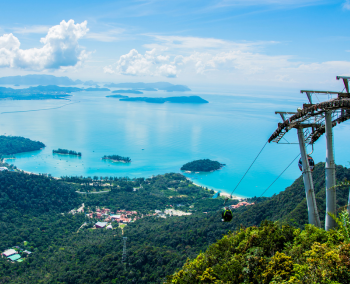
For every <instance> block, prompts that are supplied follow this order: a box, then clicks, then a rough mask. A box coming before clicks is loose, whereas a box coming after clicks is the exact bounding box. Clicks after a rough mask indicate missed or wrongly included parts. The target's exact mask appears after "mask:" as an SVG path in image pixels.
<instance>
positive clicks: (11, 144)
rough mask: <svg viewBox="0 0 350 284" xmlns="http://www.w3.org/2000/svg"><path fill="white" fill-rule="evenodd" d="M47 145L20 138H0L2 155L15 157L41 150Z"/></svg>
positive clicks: (0, 153)
mask: <svg viewBox="0 0 350 284" xmlns="http://www.w3.org/2000/svg"><path fill="white" fill-rule="evenodd" d="M44 147H45V144H44V143H42V142H39V141H33V140H30V139H28V138H24V137H20V136H4V135H1V136H0V155H13V154H18V153H23V152H30V151H36V150H40V149H42V148H44Z"/></svg>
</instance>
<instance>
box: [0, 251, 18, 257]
mask: <svg viewBox="0 0 350 284" xmlns="http://www.w3.org/2000/svg"><path fill="white" fill-rule="evenodd" d="M16 253H17V251H15V250H14V249H8V250H5V251H4V252H3V253H2V255H3V256H6V257H9V256H11V255H13V254H16Z"/></svg>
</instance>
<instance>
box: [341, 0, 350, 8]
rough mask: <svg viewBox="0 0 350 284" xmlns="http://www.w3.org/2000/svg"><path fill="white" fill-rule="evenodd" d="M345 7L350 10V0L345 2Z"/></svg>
mask: <svg viewBox="0 0 350 284" xmlns="http://www.w3.org/2000/svg"><path fill="white" fill-rule="evenodd" d="M343 9H345V10H350V0H345V2H344V3H343Z"/></svg>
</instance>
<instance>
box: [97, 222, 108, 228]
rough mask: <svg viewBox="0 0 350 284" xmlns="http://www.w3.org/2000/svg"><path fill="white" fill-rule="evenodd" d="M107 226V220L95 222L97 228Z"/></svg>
mask: <svg viewBox="0 0 350 284" xmlns="http://www.w3.org/2000/svg"><path fill="white" fill-rule="evenodd" d="M106 226H107V222H97V223H96V224H95V227H96V228H104V227H106Z"/></svg>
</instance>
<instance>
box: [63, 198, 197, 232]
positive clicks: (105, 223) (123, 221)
mask: <svg viewBox="0 0 350 284" xmlns="http://www.w3.org/2000/svg"><path fill="white" fill-rule="evenodd" d="M170 206H172V205H170ZM69 213H70V214H77V213H84V214H85V216H86V217H87V218H89V219H93V220H96V219H99V220H101V221H98V222H96V223H95V224H94V226H93V229H103V228H105V229H109V230H113V229H116V228H117V227H120V228H124V227H125V226H126V225H127V224H128V223H130V222H135V221H136V220H138V219H142V218H144V217H149V216H156V217H160V218H166V217H167V215H168V216H185V215H191V214H192V213H187V212H183V211H180V210H175V209H165V210H164V212H163V211H161V210H154V213H149V214H142V215H139V214H138V213H137V211H128V210H124V209H121V210H116V211H115V212H113V211H112V210H111V209H109V208H106V207H102V208H100V207H96V208H95V210H93V209H92V208H89V207H85V205H84V203H83V204H82V205H81V207H79V208H78V209H73V210H71V211H70V212H69ZM113 224H116V225H113ZM85 225H86V223H84V224H83V225H82V226H81V228H82V227H83V226H85Z"/></svg>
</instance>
